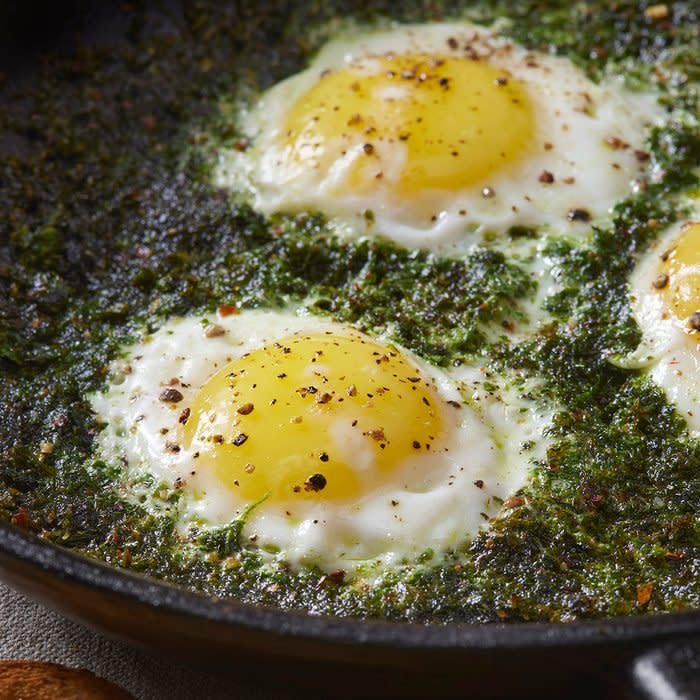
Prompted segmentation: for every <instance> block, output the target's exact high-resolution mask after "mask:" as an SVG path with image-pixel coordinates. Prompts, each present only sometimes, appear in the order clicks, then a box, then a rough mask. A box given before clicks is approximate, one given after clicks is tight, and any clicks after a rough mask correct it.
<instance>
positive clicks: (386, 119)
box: [277, 54, 535, 197]
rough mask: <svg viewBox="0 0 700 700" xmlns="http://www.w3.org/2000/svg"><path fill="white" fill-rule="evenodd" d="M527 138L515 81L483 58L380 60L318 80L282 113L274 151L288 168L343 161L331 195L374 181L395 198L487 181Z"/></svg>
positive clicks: (528, 117)
mask: <svg viewBox="0 0 700 700" xmlns="http://www.w3.org/2000/svg"><path fill="white" fill-rule="evenodd" d="M534 132H535V119H534V110H533V106H532V104H531V101H530V99H529V96H528V94H527V92H526V90H525V87H524V85H523V83H522V82H520V81H519V80H517V79H516V78H513V77H512V76H509V75H508V74H507V73H506V72H504V71H503V70H499V69H497V68H495V67H493V66H491V65H489V64H488V63H487V62H486V61H485V60H483V59H474V58H469V57H465V56H462V57H446V56H440V55H436V56H429V55H426V54H398V55H395V54H387V55H382V56H376V57H368V58H363V59H358V60H356V61H354V62H353V63H351V64H350V65H349V66H348V67H347V68H343V69H341V70H336V71H326V72H325V73H324V74H322V76H321V77H320V78H319V80H318V81H317V82H316V83H315V84H314V85H312V86H311V88H310V89H308V90H307V91H306V92H305V93H304V94H303V95H302V96H301V97H300V98H299V99H298V100H297V102H296V103H295V104H294V105H293V106H292V107H291V108H290V110H289V111H288V113H287V117H286V120H285V122H284V124H283V126H282V128H281V129H280V131H279V139H278V143H277V151H278V152H279V154H280V158H279V165H280V166H281V167H285V166H286V167H289V168H290V169H291V171H294V170H295V169H302V168H303V169H304V170H306V171H308V170H310V169H317V170H320V171H321V172H322V173H330V172H331V171H332V170H338V164H339V163H340V162H341V161H348V163H346V165H347V169H346V170H345V172H346V173H347V175H346V177H345V178H341V179H342V181H341V182H338V189H346V188H349V189H350V190H351V191H353V192H355V193H361V192H367V191H369V190H371V189H372V188H374V187H376V184H377V182H378V181H379V180H381V181H382V182H383V184H384V186H385V187H388V188H389V191H390V192H391V193H392V194H395V195H397V197H398V196H402V195H403V196H405V195H411V194H415V193H422V192H430V191H431V190H433V191H435V190H440V191H442V192H453V191H458V190H462V189H464V188H466V187H469V186H473V185H478V186H480V187H481V186H483V185H484V184H488V178H489V176H490V175H492V174H494V173H497V172H499V171H502V170H505V169H507V168H508V167H510V166H512V165H513V164H515V163H517V162H519V161H520V160H521V159H522V157H523V156H524V155H525V154H526V152H527V151H528V149H529V148H530V147H531V146H532V144H533V143H534V140H535V138H534ZM344 167H345V166H344Z"/></svg>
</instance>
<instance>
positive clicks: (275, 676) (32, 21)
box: [0, 0, 700, 700]
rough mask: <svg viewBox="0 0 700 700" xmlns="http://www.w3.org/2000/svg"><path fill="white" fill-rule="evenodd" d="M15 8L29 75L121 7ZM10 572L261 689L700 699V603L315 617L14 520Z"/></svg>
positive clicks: (57, 603)
mask: <svg viewBox="0 0 700 700" xmlns="http://www.w3.org/2000/svg"><path fill="white" fill-rule="evenodd" d="M153 4H154V5H156V6H158V5H160V3H157V2H156V3H153ZM169 4H171V5H172V4H173V3H172V2H171V3H169ZM9 5H10V6H9V7H8V6H7V5H6V6H5V8H0V29H2V28H3V27H4V29H5V31H6V32H7V36H6V37H5V40H4V41H0V61H2V63H3V64H5V65H6V66H7V67H8V68H9V69H10V70H12V71H13V72H14V71H17V70H28V71H29V72H31V67H32V64H33V63H34V61H33V58H34V57H35V56H36V55H37V53H38V52H39V51H40V50H41V49H43V48H45V46H46V44H47V43H48V42H49V41H50V40H51V41H56V40H58V41H59V42H60V40H61V31H60V29H61V28H62V27H66V26H68V25H69V24H70V23H71V22H72V21H73V20H74V19H75V17H76V16H78V15H79V16H80V19H81V22H82V24H83V26H84V27H85V28H86V29H87V31H88V32H90V31H94V32H95V33H97V34H99V35H101V36H105V35H108V34H109V24H110V22H111V21H113V19H114V17H115V16H116V15H114V14H112V15H111V17H112V20H110V19H109V18H110V12H109V10H107V13H106V14H105V7H106V6H108V5H109V3H87V2H79V1H77V0H73V2H68V3H57V4H56V6H55V7H54V9H53V10H52V11H51V13H50V14H47V13H46V10H45V9H44V8H43V7H40V6H39V5H38V4H34V3H31V2H28V3H26V4H25V5H23V6H16V5H14V4H12V3H10V4H9ZM106 18H107V19H106ZM0 108H1V105H0ZM0 578H2V579H3V580H4V581H6V582H7V583H9V584H10V585H12V586H14V587H15V588H17V589H18V590H20V591H22V592H23V593H26V594H27V595H30V596H31V597H33V598H35V599H37V600H39V601H41V602H43V603H45V604H47V605H49V606H51V607H53V608H56V609H57V610H59V611H60V612H62V613H65V614H66V615H68V616H70V617H72V618H74V619H76V620H78V621H80V622H83V623H85V624H87V625H89V626H91V627H93V628H95V629H97V630H100V631H102V632H106V633H108V634H110V635H113V636H115V637H119V638H122V639H125V640H128V641H130V642H132V643H134V644H137V645H139V646H141V647H143V648H145V649H147V650H150V651H151V652H157V653H159V654H163V655H166V656H169V657H172V658H178V659H179V660H181V661H184V662H186V663H190V664H197V665H201V666H205V667H211V668H215V669H216V670H218V671H219V672H221V671H223V672H229V673H233V674H236V675H241V674H250V675H254V676H255V679H256V684H257V685H258V686H259V685H260V683H261V682H272V683H275V682H276V683H278V684H280V685H283V686H285V687H290V686H292V687H297V688H301V689H304V691H305V692H309V691H311V692H315V693H318V694H320V695H321V696H323V697H329V696H348V697H349V696H354V697H356V696H358V695H359V696H360V697H367V696H369V695H381V696H382V697H388V696H400V697H407V696H419V695H420V696H425V695H426V694H430V695H431V696H433V697H435V696H442V695H448V694H449V695H456V696H461V695H465V694H470V695H474V696H476V697H540V698H541V697H567V698H577V697H580V698H584V697H585V698H589V697H610V698H625V697H628V698H640V697H641V698H651V699H652V700H667V699H669V700H670V699H671V698H674V699H680V698H700V641H698V640H700V611H698V612H688V613H675V614H669V615H647V616H643V617H630V618H616V619H609V620H604V621H593V622H592V621H586V622H575V623H569V624H515V625H483V626H481V625H467V624H450V625H442V626H438V625H414V624H407V623H389V622H381V621H374V620H370V621H361V620H352V619H337V618H331V617H323V616H310V615H304V614H299V613H289V612H282V611H279V610H276V609H269V608H264V607H255V606H251V605H244V604H241V603H236V602H235V601H221V600H217V599H213V598H209V597H206V596H203V595H200V594H196V593H191V592H188V591H186V590H184V589H180V588H176V587H174V586H170V585H167V584H164V583H160V582H156V581H153V580H150V579H147V578H144V577H140V576H137V575H134V574H132V573H130V572H128V571H122V570H118V569H115V568H111V567H108V566H106V565H105V564H102V563H100V562H97V561H93V560H89V559H87V558H84V557H81V556H79V555H76V554H73V553H72V552H69V551H67V550H62V549H60V548H58V547H56V546H54V545H52V544H49V543H47V542H44V541H42V540H41V539H39V538H37V537H36V536H34V535H30V534H27V533H26V532H24V531H22V530H20V529H19V528H16V527H14V526H12V525H9V524H7V523H0ZM261 670H263V674H262V676H261V674H260V672H261ZM261 679H262V680H261Z"/></svg>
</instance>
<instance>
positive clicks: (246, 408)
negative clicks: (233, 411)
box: [237, 403, 255, 416]
mask: <svg viewBox="0 0 700 700" xmlns="http://www.w3.org/2000/svg"><path fill="white" fill-rule="evenodd" d="M254 408H255V406H253V404H252V403H244V404H243V405H242V406H241V407H240V408H239V409H238V411H237V412H238V413H240V414H241V415H242V416H247V415H249V414H250V413H252V412H253V409H254Z"/></svg>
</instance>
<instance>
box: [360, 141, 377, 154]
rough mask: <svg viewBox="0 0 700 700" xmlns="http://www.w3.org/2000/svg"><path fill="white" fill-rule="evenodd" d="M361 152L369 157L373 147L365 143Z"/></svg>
mask: <svg viewBox="0 0 700 700" xmlns="http://www.w3.org/2000/svg"><path fill="white" fill-rule="evenodd" d="M362 150H363V151H364V152H365V153H366V154H367V155H368V156H371V155H372V154H373V153H374V146H373V145H372V144H371V143H366V144H365V145H364V146H362Z"/></svg>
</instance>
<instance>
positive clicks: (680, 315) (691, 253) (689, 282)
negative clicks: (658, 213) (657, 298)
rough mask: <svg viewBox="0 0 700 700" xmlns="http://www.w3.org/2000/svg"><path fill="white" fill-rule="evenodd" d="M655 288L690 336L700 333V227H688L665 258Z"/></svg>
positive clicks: (690, 225) (693, 224)
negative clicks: (690, 333)
mask: <svg viewBox="0 0 700 700" xmlns="http://www.w3.org/2000/svg"><path fill="white" fill-rule="evenodd" d="M653 284H654V287H655V288H656V289H658V290H659V293H660V294H662V296H663V298H664V301H665V304H666V308H667V309H668V310H669V311H670V312H671V313H672V314H673V315H674V316H675V317H676V318H677V319H678V320H679V321H681V322H682V323H683V324H684V326H685V327H686V329H687V330H688V331H689V332H692V333H697V332H698V331H700V223H691V224H688V225H687V226H685V227H684V229H683V231H682V233H681V235H680V237H679V238H678V240H677V241H676V242H675V244H674V245H673V246H672V247H671V248H670V249H669V250H668V251H666V252H664V253H663V255H662V256H661V266H660V274H659V276H658V277H657V278H656V279H655V280H654V283H653Z"/></svg>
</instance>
